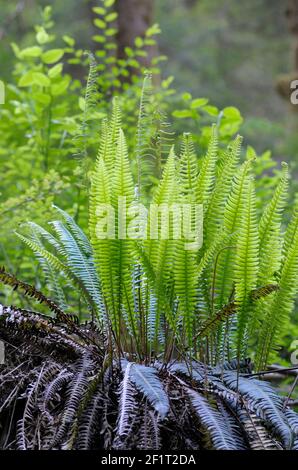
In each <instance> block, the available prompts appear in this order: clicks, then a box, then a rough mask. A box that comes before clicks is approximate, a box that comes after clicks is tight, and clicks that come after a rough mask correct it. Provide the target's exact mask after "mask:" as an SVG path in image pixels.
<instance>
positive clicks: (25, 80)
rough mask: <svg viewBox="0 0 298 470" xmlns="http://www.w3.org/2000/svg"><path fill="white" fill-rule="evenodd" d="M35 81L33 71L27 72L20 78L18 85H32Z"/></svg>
mask: <svg viewBox="0 0 298 470" xmlns="http://www.w3.org/2000/svg"><path fill="white" fill-rule="evenodd" d="M33 83H34V77H33V72H32V71H30V72H27V73H25V75H23V76H22V77H21V78H20V80H19V81H18V86H20V87H26V86H31V85H32V84H33Z"/></svg>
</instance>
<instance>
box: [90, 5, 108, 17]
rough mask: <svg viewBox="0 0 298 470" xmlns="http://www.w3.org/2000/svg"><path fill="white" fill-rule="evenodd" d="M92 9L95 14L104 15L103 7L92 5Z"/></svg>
mask: <svg viewBox="0 0 298 470" xmlns="http://www.w3.org/2000/svg"><path fill="white" fill-rule="evenodd" d="M92 10H93V11H94V13H96V14H97V15H105V14H106V12H107V10H106V9H105V8H103V7H93V8H92Z"/></svg>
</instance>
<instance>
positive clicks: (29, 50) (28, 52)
mask: <svg viewBox="0 0 298 470" xmlns="http://www.w3.org/2000/svg"><path fill="white" fill-rule="evenodd" d="M41 53H42V50H41V48H40V47H38V46H33V47H26V49H23V50H22V51H20V56H21V57H22V58H23V59H26V58H31V57H39V56H40V55H41Z"/></svg>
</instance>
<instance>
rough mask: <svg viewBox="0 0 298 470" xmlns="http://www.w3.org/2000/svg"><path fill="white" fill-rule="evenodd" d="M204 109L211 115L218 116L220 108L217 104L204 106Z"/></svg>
mask: <svg viewBox="0 0 298 470" xmlns="http://www.w3.org/2000/svg"><path fill="white" fill-rule="evenodd" d="M203 109H204V111H206V113H208V114H210V116H217V115H218V109H217V108H216V106H209V105H208V106H204V107H203Z"/></svg>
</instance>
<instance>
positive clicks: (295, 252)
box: [256, 203, 298, 369]
mask: <svg viewBox="0 0 298 470" xmlns="http://www.w3.org/2000/svg"><path fill="white" fill-rule="evenodd" d="M281 266H282V267H281V271H280V274H279V283H278V285H279V289H278V291H277V292H276V294H275V296H274V298H273V299H272V302H271V305H270V309H268V311H267V312H266V316H265V319H264V321H263V323H262V326H261V332H260V335H259V342H258V348H257V354H256V365H257V368H258V369H261V368H263V367H265V366H266V364H267V362H268V358H269V357H270V353H271V352H272V350H273V349H274V348H276V347H277V346H278V345H279V341H280V337H281V333H282V332H283V329H284V328H285V325H286V324H287V321H288V319H289V315H290V313H291V311H292V309H293V305H294V301H295V296H296V294H297V286H298V207H297V203H296V207H295V210H294V214H293V217H292V220H291V222H290V224H289V226H288V229H287V232H286V235H285V241H284V246H283V255H282V263H281Z"/></svg>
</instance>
